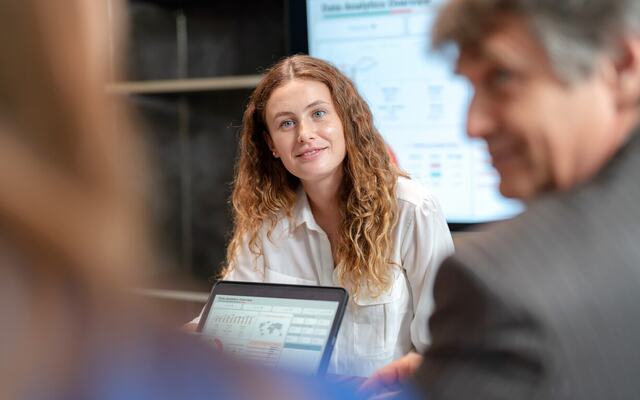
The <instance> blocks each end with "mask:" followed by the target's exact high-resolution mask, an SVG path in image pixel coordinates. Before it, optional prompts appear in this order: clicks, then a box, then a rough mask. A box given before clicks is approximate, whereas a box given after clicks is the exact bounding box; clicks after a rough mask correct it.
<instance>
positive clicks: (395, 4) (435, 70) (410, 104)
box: [307, 0, 523, 223]
mask: <svg viewBox="0 0 640 400" xmlns="http://www.w3.org/2000/svg"><path fill="white" fill-rule="evenodd" d="M441 3H442V0H434V1H428V0H413V1H411V0H379V1H376V0H373V1H349V0H307V29H308V41H309V43H308V45H309V54H310V55H312V56H315V57H318V58H321V59H324V60H327V61H329V62H331V63H332V64H334V65H335V66H337V67H338V68H339V69H340V70H341V71H342V72H343V73H345V74H346V75H347V76H349V78H351V79H352V80H353V81H354V83H355V84H356V86H357V88H358V90H359V92H360V94H361V95H362V96H363V97H364V98H365V100H366V101H367V102H368V103H369V106H370V107H371V110H372V112H373V116H374V122H375V125H376V127H377V128H378V129H379V130H380V133H381V134H382V135H383V136H384V139H385V140H386V142H387V144H388V145H389V147H390V149H391V151H392V153H393V154H394V156H395V158H396V161H397V163H398V164H399V166H400V167H401V168H402V169H404V170H405V171H407V172H408V173H409V174H410V175H411V177H412V178H413V179H415V180H417V181H419V182H421V183H423V184H424V185H426V186H427V187H428V188H430V189H431V191H432V192H433V193H434V194H435V195H436V196H437V198H438V199H439V201H440V203H441V205H442V207H443V209H444V212H445V215H446V217H447V221H449V222H450V223H478V222H486V221H492V220H498V219H505V218H508V217H512V216H514V215H515V214H517V213H519V212H521V211H522V209H523V206H522V204H520V203H519V202H516V201H514V200H509V199H506V198H504V197H502V196H501V195H500V193H499V191H498V175H497V173H496V171H495V170H494V169H493V167H492V166H491V162H490V158H489V155H488V152H487V150H486V147H485V145H484V143H483V142H482V141H480V140H469V139H468V138H467V137H466V134H465V121H466V111H467V107H468V104H469V100H470V97H471V88H470V86H469V85H468V84H467V83H466V81H464V80H463V79H462V78H460V77H457V76H455V75H454V74H453V71H452V65H451V62H450V61H448V60H447V59H445V58H444V57H443V56H441V55H439V54H435V53H430V51H429V32H430V30H431V25H432V22H433V20H434V17H435V15H436V12H437V8H438V7H439V5H440V4H441Z"/></svg>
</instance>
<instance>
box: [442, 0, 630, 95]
mask: <svg viewBox="0 0 640 400" xmlns="http://www.w3.org/2000/svg"><path fill="white" fill-rule="evenodd" d="M505 15H516V16H522V17H524V18H525V20H526V21H528V22H529V24H530V26H529V28H530V30H531V32H532V34H533V35H534V37H535V38H537V40H538V41H539V43H540V45H541V46H542V48H543V49H544V50H545V51H546V53H547V55H548V57H549V59H550V61H551V65H552V68H553V69H554V71H555V73H556V75H557V76H558V78H560V79H561V80H563V81H565V82H567V83H572V82H576V81H578V80H580V79H583V78H586V77H588V76H589V75H591V74H592V73H593V72H594V69H595V66H596V62H597V59H598V56H599V55H601V54H603V53H606V54H611V55H614V54H615V51H616V39H618V38H620V37H622V36H624V35H627V34H630V33H633V34H637V33H640V0H449V1H448V2H447V3H446V4H445V5H444V6H443V8H442V9H441V10H440V13H439V15H438V17H437V19H436V23H435V25H434V29H433V41H432V43H433V46H434V48H436V49H442V48H443V47H445V45H447V44H449V43H451V42H453V43H455V44H456V45H458V46H459V47H460V48H461V49H464V48H474V47H476V46H477V45H478V44H479V43H480V42H481V41H482V40H483V39H484V37H485V36H486V35H487V34H490V33H492V32H494V31H495V30H496V29H498V28H499V27H500V18H501V17H504V16H505Z"/></svg>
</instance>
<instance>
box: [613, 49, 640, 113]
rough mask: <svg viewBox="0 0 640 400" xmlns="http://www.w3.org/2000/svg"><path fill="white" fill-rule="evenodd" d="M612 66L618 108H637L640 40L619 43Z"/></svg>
mask: <svg viewBox="0 0 640 400" xmlns="http://www.w3.org/2000/svg"><path fill="white" fill-rule="evenodd" d="M613 66H614V68H615V80H614V82H613V83H614V87H613V89H614V90H615V92H616V99H617V104H618V107H620V108H627V107H633V108H635V107H637V106H638V105H639V104H640V38H636V37H627V38H624V39H623V40H622V41H621V42H620V43H619V48H618V54H617V57H616V58H615V60H614V65H613Z"/></svg>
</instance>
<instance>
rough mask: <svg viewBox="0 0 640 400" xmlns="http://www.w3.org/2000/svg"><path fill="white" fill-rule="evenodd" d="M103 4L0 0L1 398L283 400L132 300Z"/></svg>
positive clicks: (121, 119) (134, 156) (143, 262)
mask: <svg viewBox="0 0 640 400" xmlns="http://www.w3.org/2000/svg"><path fill="white" fill-rule="evenodd" d="M109 5H110V6H111V7H113V8H112V12H113V13H114V14H113V15H114V17H117V16H118V10H120V4H119V2H116V1H111V2H110V4H109ZM107 6H108V4H107V2H105V1H101V0H65V1H64V4H61V3H60V2H55V1H50V0H20V1H2V2H0V42H1V47H0V48H2V50H3V51H4V54H3V56H2V57H1V58H0V321H2V332H1V333H0V398H2V399H38V400H42V399H76V398H83V399H110V400H113V399H154V400H158V399H176V398H188V399H210V398H214V397H217V398H224V399H251V398H256V397H257V396H258V395H260V397H261V398H265V397H266V398H272V399H276V398H283V397H284V393H282V392H280V391H281V390H284V389H280V386H278V385H272V383H273V379H272V378H271V377H269V376H268V375H266V372H265V373H262V374H258V373H255V372H250V371H248V370H246V369H244V368H243V367H240V366H236V365H235V364H234V363H233V362H232V361H230V360H223V359H222V358H221V357H220V356H219V355H216V354H214V353H213V351H211V349H210V348H208V347H204V345H203V344H201V343H198V342H196V341H195V339H194V338H187V337H182V336H178V335H175V334H174V333H172V332H169V331H167V330H165V329H162V324H161V323H159V322H158V321H160V317H159V316H158V315H155V314H154V313H151V314H150V313H149V312H147V309H146V308H145V309H144V310H142V309H141V308H140V307H139V306H138V305H137V304H136V302H135V299H134V298H133V297H132V296H129V295H127V293H128V289H129V288H130V287H131V286H132V285H133V282H135V281H136V280H137V279H138V278H139V277H140V276H142V275H143V273H144V269H145V267H147V266H149V265H150V264H151V263H152V262H153V260H152V251H151V249H150V248H151V246H150V244H149V240H148V236H149V235H148V232H147V228H146V226H147V224H146V223H147V216H146V214H145V212H144V209H145V207H144V202H143V198H142V196H141V195H140V193H142V192H144V188H145V186H146V184H145V176H146V174H145V172H146V170H145V168H144V163H143V162H141V159H140V151H139V147H140V146H139V144H138V143H136V140H135V139H134V138H133V137H132V135H131V132H132V130H131V129H130V126H129V123H128V122H127V121H128V120H129V119H128V118H127V116H126V115H125V114H126V113H125V112H124V109H123V108H122V107H120V106H118V107H116V104H115V102H114V103H112V101H114V100H116V98H108V97H107V96H106V94H105V83H106V81H107V76H108V72H109V71H108V68H107V66H108V65H110V64H109V62H108V61H109V60H108V59H107V54H106V49H109V48H111V47H110V45H109V43H108V42H107V38H108V36H107V35H106V33H105V30H106V27H107V24H106V21H107V18H106V12H107ZM117 27H118V26H117V25H116V28H117ZM118 47H119V46H118V45H117V43H114V46H113V48H115V49H117V48H118ZM115 76H117V74H115ZM116 120H117V124H115V123H114V121H116ZM142 311H145V313H144V314H143V313H142ZM247 377H250V379H251V382H252V385H243V384H241V383H240V380H241V379H246V378H247ZM282 386H283V387H286V391H287V394H291V392H292V391H293V396H294V397H296V396H297V394H296V390H298V389H297V388H296V387H295V386H293V385H291V384H289V385H282ZM313 393H316V394H317V393H321V392H319V391H318V392H316V391H314V392H313ZM324 395H326V396H327V397H334V396H333V394H324ZM319 396H320V395H319ZM298 397H303V396H298Z"/></svg>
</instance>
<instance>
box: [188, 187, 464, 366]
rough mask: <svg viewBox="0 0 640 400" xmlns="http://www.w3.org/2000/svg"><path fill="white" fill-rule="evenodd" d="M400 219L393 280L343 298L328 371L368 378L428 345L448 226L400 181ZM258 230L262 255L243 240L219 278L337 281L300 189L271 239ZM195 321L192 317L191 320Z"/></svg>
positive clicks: (424, 196)
mask: <svg viewBox="0 0 640 400" xmlns="http://www.w3.org/2000/svg"><path fill="white" fill-rule="evenodd" d="M397 197H398V211H399V213H398V214H399V216H398V217H399V219H398V224H397V226H396V227H395V228H394V232H393V238H394V241H393V249H392V261H393V263H394V264H396V265H399V266H400V267H401V268H397V267H396V268H394V269H393V276H394V280H393V284H392V286H391V288H390V289H389V290H388V291H387V292H386V293H384V294H382V295H380V296H378V297H376V298H369V297H365V296H362V295H361V296H360V297H359V298H358V299H353V298H351V300H350V301H349V306H348V307H347V310H346V312H345V315H344V319H343V321H342V325H341V327H340V332H339V334H338V338H337V340H336V343H335V347H334V350H333V355H332V358H331V362H330V365H329V370H328V372H329V373H333V374H341V375H355V376H369V375H371V374H372V373H373V372H374V371H376V370H377V369H378V368H380V367H382V366H384V365H386V364H388V363H389V362H391V361H393V360H395V359H398V358H400V357H402V356H403V355H405V354H407V353H408V352H409V351H411V350H415V351H418V352H422V351H424V350H425V348H426V347H427V346H428V344H429V341H430V339H429V331H428V319H429V316H430V315H431V311H432V308H433V296H432V288H433V281H434V278H435V274H436V270H437V268H438V266H439V265H440V263H441V262H442V261H443V260H444V258H446V257H447V256H449V255H451V254H452V253H453V241H452V239H451V234H450V232H449V228H448V226H447V223H446V221H445V218H444V216H443V213H442V210H441V208H440V205H439V204H438V202H437V201H436V199H435V198H434V197H433V196H432V195H431V194H430V193H429V192H428V191H427V190H426V189H425V188H424V187H422V186H421V185H419V184H418V183H416V182H414V181H411V180H409V179H406V178H399V179H398V184H397ZM266 232H267V229H266V228H265V229H263V231H262V233H261V239H262V251H263V256H261V257H259V258H257V259H256V257H255V256H254V255H253V253H251V252H250V251H249V249H248V245H247V244H245V245H243V246H242V247H241V248H240V249H239V251H238V255H237V263H236V267H235V268H234V269H233V270H232V271H231V272H230V273H229V274H228V275H227V276H226V278H225V279H228V280H235V281H255V282H271V283H289V284H303V285H321V286H338V285H339V284H338V279H337V272H336V271H335V269H334V264H333V257H332V254H331V246H330V244H329V239H328V237H327V235H326V234H325V233H324V231H323V230H322V228H320V226H318V224H317V223H316V222H315V220H314V218H313V214H312V212H311V208H310V207H309V202H308V200H307V196H306V195H305V193H304V191H302V190H300V191H299V192H298V197H297V200H296V205H295V207H294V210H293V218H292V219H291V220H290V219H289V218H286V217H283V218H281V219H280V220H279V221H278V223H277V224H276V226H275V228H274V230H273V233H272V236H271V240H269V239H268V238H267V237H266V236H267V235H266ZM197 321H198V318H197V319H196V320H194V322H197Z"/></svg>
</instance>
